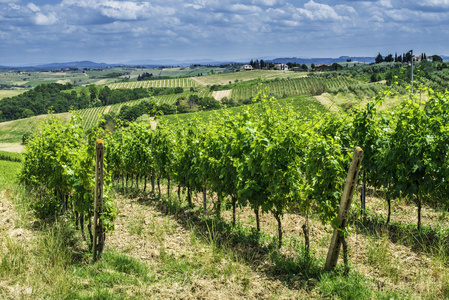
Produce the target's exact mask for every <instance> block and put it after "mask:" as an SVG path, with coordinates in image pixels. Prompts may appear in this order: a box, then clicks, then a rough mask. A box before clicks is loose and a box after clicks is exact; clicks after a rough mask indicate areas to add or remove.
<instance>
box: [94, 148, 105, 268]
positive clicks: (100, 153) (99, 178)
mask: <svg viewBox="0 0 449 300" xmlns="http://www.w3.org/2000/svg"><path fill="white" fill-rule="evenodd" d="M103 182H104V144H103V141H102V140H97V147H96V155H95V199H94V240H93V255H94V260H97V258H98V256H99V255H100V254H101V253H102V252H103V246H104V229H103V223H102V221H101V219H100V215H101V213H103Z"/></svg>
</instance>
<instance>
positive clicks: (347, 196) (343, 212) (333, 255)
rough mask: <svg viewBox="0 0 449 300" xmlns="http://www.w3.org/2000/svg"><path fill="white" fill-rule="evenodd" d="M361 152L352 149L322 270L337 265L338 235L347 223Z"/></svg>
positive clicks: (357, 149) (360, 161)
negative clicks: (352, 153) (335, 224)
mask: <svg viewBox="0 0 449 300" xmlns="http://www.w3.org/2000/svg"><path fill="white" fill-rule="evenodd" d="M362 157H363V150H362V148H360V147H356V148H355V149H354V155H353V157H352V162H351V165H350V166H349V171H348V176H347V177H346V184H345V188H344V190H343V195H342V196H341V201H340V208H339V210H338V220H339V225H338V226H337V228H335V229H334V234H333V236H332V240H331V244H330V246H329V252H328V253H327V259H326V265H325V266H324V269H326V270H331V269H333V268H334V267H335V266H336V265H337V260H338V254H339V253H340V245H341V239H340V234H341V232H342V231H343V230H344V228H345V227H346V223H347V221H348V215H349V208H350V207H351V202H352V197H353V195H354V189H355V186H356V184H357V177H358V175H359V169H360V164H361V163H362Z"/></svg>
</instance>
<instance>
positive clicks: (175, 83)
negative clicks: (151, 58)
mask: <svg viewBox="0 0 449 300" xmlns="http://www.w3.org/2000/svg"><path fill="white" fill-rule="evenodd" d="M199 86H201V84H199V83H198V82H196V81H194V80H192V79H190V78H175V79H161V80H145V81H144V80H142V81H133V82H119V83H113V84H110V85H109V88H111V89H135V88H140V87H142V88H149V87H185V88H190V87H199Z"/></svg>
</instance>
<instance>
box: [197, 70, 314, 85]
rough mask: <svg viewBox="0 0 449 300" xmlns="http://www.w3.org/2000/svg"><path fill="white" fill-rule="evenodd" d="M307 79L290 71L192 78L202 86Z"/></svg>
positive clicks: (260, 71) (300, 73) (241, 72)
mask: <svg viewBox="0 0 449 300" xmlns="http://www.w3.org/2000/svg"><path fill="white" fill-rule="evenodd" d="M301 77H307V73H306V72H292V71H274V70H254V71H239V72H230V73H223V74H214V75H209V76H200V77H195V78H192V79H193V80H195V81H197V82H198V83H200V84H202V85H214V84H220V85H225V84H229V83H235V82H240V81H248V80H254V79H259V78H263V79H265V80H272V79H276V78H278V79H286V78H301Z"/></svg>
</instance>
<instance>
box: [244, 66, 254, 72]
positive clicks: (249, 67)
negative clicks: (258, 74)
mask: <svg viewBox="0 0 449 300" xmlns="http://www.w3.org/2000/svg"><path fill="white" fill-rule="evenodd" d="M242 69H243V70H245V71H251V70H252V69H253V66H251V65H243V67H242Z"/></svg>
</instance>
